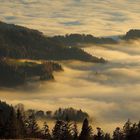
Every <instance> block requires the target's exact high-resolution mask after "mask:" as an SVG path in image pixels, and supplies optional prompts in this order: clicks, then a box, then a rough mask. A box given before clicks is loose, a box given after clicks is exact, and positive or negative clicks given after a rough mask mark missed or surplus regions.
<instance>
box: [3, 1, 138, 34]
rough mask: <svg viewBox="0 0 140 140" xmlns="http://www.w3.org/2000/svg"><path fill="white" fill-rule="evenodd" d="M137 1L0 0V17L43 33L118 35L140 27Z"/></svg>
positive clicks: (5, 20)
mask: <svg viewBox="0 0 140 140" xmlns="http://www.w3.org/2000/svg"><path fill="white" fill-rule="evenodd" d="M139 5H140V0H0V20H2V21H4V22H8V23H14V24H18V25H23V26H26V27H30V28H33V29H38V30H40V31H42V32H44V33H45V34H46V35H51V36H52V35H56V34H70V33H85V34H93V35H95V36H112V35H120V34H124V33H125V32H127V31H128V30H129V29H132V28H133V29H139V28H140V20H139V19H140V8H139Z"/></svg>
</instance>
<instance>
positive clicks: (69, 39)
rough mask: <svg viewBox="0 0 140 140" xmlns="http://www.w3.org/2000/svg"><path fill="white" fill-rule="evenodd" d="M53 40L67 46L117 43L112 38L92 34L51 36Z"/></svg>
mask: <svg viewBox="0 0 140 140" xmlns="http://www.w3.org/2000/svg"><path fill="white" fill-rule="evenodd" d="M50 39H51V40H53V41H55V42H56V41H57V42H59V43H61V44H64V45H65V46H77V45H84V44H114V43H117V41H115V40H114V39H112V38H103V37H94V36H92V35H90V34H87V35H86V34H69V35H65V36H54V37H50Z"/></svg>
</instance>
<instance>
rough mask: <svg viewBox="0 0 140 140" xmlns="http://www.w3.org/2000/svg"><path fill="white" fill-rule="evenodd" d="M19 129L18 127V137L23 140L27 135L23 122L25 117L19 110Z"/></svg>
mask: <svg viewBox="0 0 140 140" xmlns="http://www.w3.org/2000/svg"><path fill="white" fill-rule="evenodd" d="M17 127H18V137H19V138H23V137H25V135H26V128H25V124H24V120H23V116H22V114H21V112H20V110H19V109H18V110H17Z"/></svg>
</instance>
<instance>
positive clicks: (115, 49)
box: [0, 41, 140, 131]
mask: <svg viewBox="0 0 140 140" xmlns="http://www.w3.org/2000/svg"><path fill="white" fill-rule="evenodd" d="M84 49H85V50H86V51H87V52H89V53H92V54H94V55H97V56H102V57H104V58H106V59H107V60H108V63H107V64H94V63H85V62H78V61H65V62H61V64H62V66H63V68H64V72H57V73H55V74H54V75H55V81H54V82H53V81H51V82H45V83H44V82H43V83H36V84H35V83H34V84H30V85H28V86H26V87H25V88H24V89H17V90H11V89H7V90H6V89H1V90H0V97H1V100H5V101H7V102H8V103H12V104H16V103H23V104H25V107H26V108H34V109H42V110H44V111H45V110H54V109H57V108H58V107H62V108H64V107H74V108H77V109H82V110H84V111H86V112H88V113H89V114H90V116H91V117H92V119H93V125H97V126H101V127H102V128H104V129H105V130H106V131H110V129H112V127H113V128H115V127H116V126H118V125H121V124H122V123H124V122H125V121H126V120H127V119H131V120H133V121H138V120H139V116H140V43H139V41H135V42H133V43H131V44H130V43H129V44H126V43H120V44H117V45H106V46H100V47H99V46H94V45H91V46H87V47H86V48H84ZM128 117H129V118H128Z"/></svg>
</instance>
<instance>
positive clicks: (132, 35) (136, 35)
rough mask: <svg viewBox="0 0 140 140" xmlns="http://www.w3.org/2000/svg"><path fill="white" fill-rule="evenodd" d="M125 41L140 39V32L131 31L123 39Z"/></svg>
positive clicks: (136, 30)
mask: <svg viewBox="0 0 140 140" xmlns="http://www.w3.org/2000/svg"><path fill="white" fill-rule="evenodd" d="M123 39H125V40H130V39H140V30H138V29H131V30H129V31H128V32H127V33H126V35H125V36H124V37H123Z"/></svg>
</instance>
